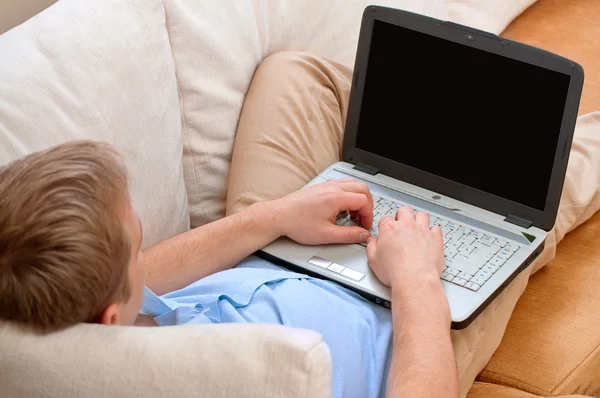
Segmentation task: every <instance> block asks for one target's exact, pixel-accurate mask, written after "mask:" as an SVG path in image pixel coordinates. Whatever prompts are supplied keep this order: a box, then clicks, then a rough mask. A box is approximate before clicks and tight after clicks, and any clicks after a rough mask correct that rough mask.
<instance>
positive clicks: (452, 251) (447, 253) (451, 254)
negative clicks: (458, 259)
mask: <svg viewBox="0 0 600 398" xmlns="http://www.w3.org/2000/svg"><path fill="white" fill-rule="evenodd" d="M457 253H458V250H456V249H455V248H453V247H450V248H446V249H444V257H446V258H452V257H454V256H456V254H457Z"/></svg>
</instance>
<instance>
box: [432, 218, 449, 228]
mask: <svg viewBox="0 0 600 398" xmlns="http://www.w3.org/2000/svg"><path fill="white" fill-rule="evenodd" d="M435 225H437V226H438V227H440V228H444V227H445V226H447V225H448V221H446V220H442V219H441V218H438V219H437V220H436V221H435Z"/></svg>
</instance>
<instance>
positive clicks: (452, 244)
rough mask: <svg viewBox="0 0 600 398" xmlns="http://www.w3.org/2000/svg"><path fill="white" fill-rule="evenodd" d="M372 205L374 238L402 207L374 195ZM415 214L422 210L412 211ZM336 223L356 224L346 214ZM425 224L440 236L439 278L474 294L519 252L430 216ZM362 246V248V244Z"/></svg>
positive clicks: (462, 227) (452, 223)
mask: <svg viewBox="0 0 600 398" xmlns="http://www.w3.org/2000/svg"><path fill="white" fill-rule="evenodd" d="M373 203H374V206H373V228H371V231H370V232H371V235H372V236H374V237H377V235H378V232H379V231H378V225H379V220H380V219H381V217H384V216H391V217H394V216H395V215H396V211H397V210H398V209H399V208H400V207H401V206H403V204H402V203H400V202H395V201H392V200H390V199H387V198H382V197H379V196H375V195H373ZM416 211H423V210H420V209H415V212H416ZM426 213H428V212H426ZM428 214H429V213H428ZM336 224H337V225H347V226H352V225H358V223H357V220H353V219H351V217H350V214H348V213H345V214H344V213H341V214H340V215H338V217H337V220H336ZM429 224H430V226H434V225H437V226H439V227H440V228H441V229H442V233H443V234H444V256H445V262H446V266H445V269H444V272H443V274H442V277H441V279H443V280H445V281H446V282H450V283H453V284H455V285H458V286H462V287H464V288H466V289H469V290H472V291H475V292H476V291H478V290H479V289H480V288H481V286H483V285H484V284H485V283H486V282H487V281H488V280H489V279H490V278H491V277H492V275H494V274H495V273H496V272H497V271H498V270H499V269H500V268H501V267H502V266H503V265H504V264H505V263H506V261H508V259H510V258H511V257H512V255H513V254H514V253H515V252H516V251H517V250H519V249H520V247H519V246H518V245H516V244H514V243H509V242H507V241H505V240H502V239H499V238H496V237H494V236H492V235H489V234H486V233H485V232H482V231H478V230H475V229H473V228H471V227H467V226H464V225H460V224H458V223H456V222H453V221H448V220H445V219H443V218H441V217H438V216H437V215H434V214H429ZM363 246H366V243H365V244H363Z"/></svg>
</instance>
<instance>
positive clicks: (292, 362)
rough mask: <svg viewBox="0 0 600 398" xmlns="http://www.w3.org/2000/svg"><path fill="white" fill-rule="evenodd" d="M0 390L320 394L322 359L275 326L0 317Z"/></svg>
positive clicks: (309, 337) (325, 352)
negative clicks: (12, 321) (31, 322)
mask: <svg viewBox="0 0 600 398" xmlns="http://www.w3.org/2000/svg"><path fill="white" fill-rule="evenodd" d="M63 1H64V0H63ZM0 396H2V397H7V398H8V397H10V398H37V397H40V398H41V397H43V398H76V397H92V398H118V397H123V398H130V397H170V398H184V397H190V398H191V397H211V398H217V397H273V398H278V397H289V398H295V397H299V398H300V397H302V398H328V397H331V360H330V355H329V349H328V348H327V345H326V344H325V342H324V341H323V339H322V337H321V336H320V335H318V334H317V333H314V332H310V331H307V330H301V329H292V328H286V327H283V326H279V325H248V324H231V325H188V326H175V327H161V328H157V327H155V328H144V327H117V326H103V325H79V326H76V327H73V328H71V329H67V330H65V331H63V332H59V333H55V334H53V335H51V336H39V335H36V334H33V333H28V332H24V331H23V330H20V329H17V328H15V327H12V326H9V325H7V324H2V323H0Z"/></svg>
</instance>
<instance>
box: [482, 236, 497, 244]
mask: <svg viewBox="0 0 600 398" xmlns="http://www.w3.org/2000/svg"><path fill="white" fill-rule="evenodd" d="M495 240H496V238H494V237H492V236H489V235H484V236H483V238H480V239H479V242H481V243H483V244H486V245H488V246H491V245H492V244H494V241H495Z"/></svg>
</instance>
